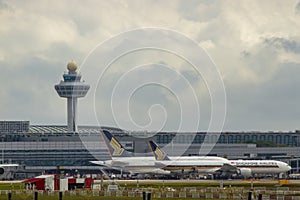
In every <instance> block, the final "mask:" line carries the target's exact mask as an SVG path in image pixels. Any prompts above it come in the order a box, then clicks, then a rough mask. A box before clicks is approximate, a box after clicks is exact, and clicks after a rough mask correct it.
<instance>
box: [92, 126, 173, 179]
mask: <svg viewBox="0 0 300 200" xmlns="http://www.w3.org/2000/svg"><path fill="white" fill-rule="evenodd" d="M100 133H101V136H102V139H103V141H104V143H105V145H106V148H107V151H108V153H109V155H110V157H111V160H105V161H90V162H91V163H94V164H97V165H102V166H105V167H107V168H111V169H117V170H120V171H126V172H129V173H131V174H135V173H138V174H161V175H166V174H170V171H167V170H162V169H161V168H160V166H157V165H156V163H155V159H154V157H153V156H134V154H133V153H132V152H129V151H127V150H126V149H125V148H124V147H123V146H122V145H121V144H120V142H119V141H118V140H117V139H116V138H115V137H114V136H113V135H112V134H111V133H110V132H109V131H106V130H103V131H102V132H100Z"/></svg>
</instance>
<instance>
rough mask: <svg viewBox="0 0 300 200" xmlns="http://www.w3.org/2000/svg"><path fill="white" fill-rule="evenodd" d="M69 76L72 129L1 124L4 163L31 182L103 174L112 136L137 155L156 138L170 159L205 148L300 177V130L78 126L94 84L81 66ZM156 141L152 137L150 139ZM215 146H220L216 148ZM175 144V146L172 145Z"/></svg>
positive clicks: (62, 88)
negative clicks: (60, 174) (80, 108)
mask: <svg viewBox="0 0 300 200" xmlns="http://www.w3.org/2000/svg"><path fill="white" fill-rule="evenodd" d="M67 68H68V70H69V72H68V73H66V74H64V75H63V80H62V81H61V82H60V83H59V84H57V85H55V89H56V91H57V93H58V95H59V96H60V97H63V98H67V112H68V116H67V122H68V123H67V126H56V125H31V124H30V122H29V121H0V136H1V140H0V148H1V152H0V153H1V156H0V159H1V163H18V164H20V165H21V166H22V170H20V171H21V172H23V174H22V173H20V174H19V175H20V177H17V178H28V177H30V175H31V174H32V175H33V176H34V175H36V174H39V173H41V172H43V171H45V170H55V169H57V168H60V169H65V170H75V171H79V173H88V172H91V171H92V172H93V173H100V169H99V166H95V165H93V164H91V163H90V162H89V161H93V160H107V159H110V157H109V154H108V152H107V149H106V146H105V144H104V142H103V140H102V137H101V135H100V132H101V130H103V129H105V130H108V131H110V132H111V133H112V134H113V135H115V136H116V138H117V139H119V140H120V142H121V143H122V145H123V146H124V147H125V148H126V149H127V150H128V151H131V152H135V153H148V152H149V148H148V145H147V140H148V139H153V140H154V141H155V142H156V143H157V144H158V145H159V146H160V147H162V148H164V151H166V153H168V154H169V155H182V152H181V151H180V150H181V149H183V148H185V147H187V148H186V149H187V150H186V151H185V152H183V155H185V156H189V155H199V150H200V148H201V147H202V146H203V144H211V145H213V148H212V149H211V151H209V153H208V155H214V156H220V157H226V158H228V159H276V160H282V161H285V162H287V163H289V164H290V165H291V167H292V171H291V173H300V131H293V132H222V133H221V134H216V133H208V134H207V133H206V132H197V133H189V132H186V133H177V132H158V133H156V134H155V133H152V132H147V131H144V132H132V131H130V130H121V129H119V128H114V127H99V126H78V124H77V119H78V117H77V116H78V113H77V98H80V97H84V96H85V95H86V94H87V92H88V90H89V85H87V84H86V83H85V82H83V81H81V75H80V74H79V73H77V72H76V69H77V65H76V63H74V62H70V63H68V66H67ZM149 135H150V136H151V137H147V136H149ZM214 143H216V144H215V145H214ZM170 144H171V145H170Z"/></svg>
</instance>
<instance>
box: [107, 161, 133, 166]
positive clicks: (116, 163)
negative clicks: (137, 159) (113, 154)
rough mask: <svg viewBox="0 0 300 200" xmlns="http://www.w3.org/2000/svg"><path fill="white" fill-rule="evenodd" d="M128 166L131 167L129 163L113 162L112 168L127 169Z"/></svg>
mask: <svg viewBox="0 0 300 200" xmlns="http://www.w3.org/2000/svg"><path fill="white" fill-rule="evenodd" d="M127 165H129V162H125V161H120V160H113V161H112V162H111V166H113V167H126V166H127Z"/></svg>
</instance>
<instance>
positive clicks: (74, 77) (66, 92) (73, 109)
mask: <svg viewBox="0 0 300 200" xmlns="http://www.w3.org/2000/svg"><path fill="white" fill-rule="evenodd" d="M77 68H78V66H77V64H76V63H75V62H74V61H71V62H69V63H68V65H67V69H68V73H65V74H63V79H64V80H62V81H60V83H59V84H57V85H55V90H56V92H57V93H58V95H59V96H60V97H63V98H67V99H68V100H67V112H68V131H69V132H77V120H78V113H77V98H80V97H84V96H85V95H86V93H87V92H88V90H89V89H90V86H89V85H87V84H85V83H84V82H82V81H81V74H80V73H77V72H76V70H77Z"/></svg>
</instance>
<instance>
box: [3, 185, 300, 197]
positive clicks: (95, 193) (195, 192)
mask: <svg viewBox="0 0 300 200" xmlns="http://www.w3.org/2000/svg"><path fill="white" fill-rule="evenodd" d="M145 193H147V194H150V195H149V196H151V197H152V198H155V199H166V198H168V199H172V198H174V199H176V198H181V199H185V198H186V199H250V198H251V199H262V200H269V199H270V200H273V199H274V200H275V199H276V200H279V199H281V200H300V191H296V190H289V188H282V189H280V190H278V189H277V190H267V189H265V188H253V189H251V190H249V189H245V188H226V189H222V188H195V187H189V188H181V189H180V190H172V189H170V188H169V189H166V190H165V189H153V188H131V189H125V188H123V189H122V190H115V191H101V190H87V189H78V190H71V191H64V192H59V191H32V190H14V191H10V190H0V197H1V198H0V199H18V198H14V197H20V196H21V197H22V198H20V199H24V198H25V199H28V198H30V199H36V200H38V199H45V197H48V198H49V199H60V198H61V199H73V198H74V197H75V196H76V197H83V198H84V199H89V198H88V197H110V198H112V197H114V198H113V199H122V198H123V197H127V198H129V199H130V198H132V199H143V198H144V197H145ZM6 197H7V198H6ZM9 197H10V198H9ZM93 199H95V198H93Z"/></svg>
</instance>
